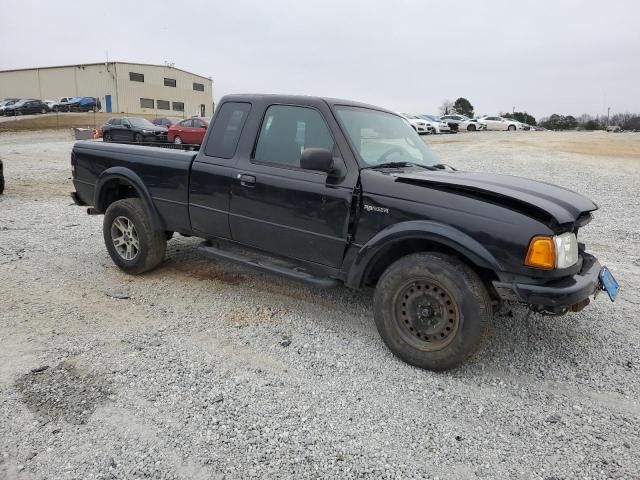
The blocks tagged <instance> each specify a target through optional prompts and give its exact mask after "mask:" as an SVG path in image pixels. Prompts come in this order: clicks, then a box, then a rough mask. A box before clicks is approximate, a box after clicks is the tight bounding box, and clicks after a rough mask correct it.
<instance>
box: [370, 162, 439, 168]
mask: <svg viewBox="0 0 640 480" xmlns="http://www.w3.org/2000/svg"><path fill="white" fill-rule="evenodd" d="M402 167H420V168H425V169H427V170H437V168H435V167H432V166H428V165H420V164H419V163H411V162H386V163H381V164H379V165H374V166H372V167H369V168H371V169H374V170H375V169H378V168H402Z"/></svg>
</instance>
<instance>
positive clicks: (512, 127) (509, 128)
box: [507, 125, 516, 132]
mask: <svg viewBox="0 0 640 480" xmlns="http://www.w3.org/2000/svg"><path fill="white" fill-rule="evenodd" d="M515 129H516V126H515V125H509V127H508V128H507V130H509V131H510V132H513V131H514V130H515Z"/></svg>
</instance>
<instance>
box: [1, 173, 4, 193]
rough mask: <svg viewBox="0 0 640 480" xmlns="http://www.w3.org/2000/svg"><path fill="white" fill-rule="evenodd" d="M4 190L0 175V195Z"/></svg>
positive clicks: (2, 179) (2, 178)
mask: <svg viewBox="0 0 640 480" xmlns="http://www.w3.org/2000/svg"><path fill="white" fill-rule="evenodd" d="M2 192H4V177H3V176H2V175H0V195H2Z"/></svg>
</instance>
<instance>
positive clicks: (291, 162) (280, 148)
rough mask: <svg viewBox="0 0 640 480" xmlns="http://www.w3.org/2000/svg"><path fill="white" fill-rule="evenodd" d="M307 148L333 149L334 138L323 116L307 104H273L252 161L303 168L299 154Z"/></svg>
mask: <svg viewBox="0 0 640 480" xmlns="http://www.w3.org/2000/svg"><path fill="white" fill-rule="evenodd" d="M305 148H324V149H327V150H329V151H333V148H334V141H333V138H332V137H331V133H330V132H329V128H328V127H327V124H326V123H325V121H324V119H323V118H322V115H321V114H320V113H319V112H318V111H317V110H314V109H312V108H308V107H293V106H288V105H272V106H270V107H269V108H268V109H267V112H266V114H265V116H264V120H263V122H262V127H261V129H260V136H259V138H258V143H257V145H256V149H255V154H254V157H253V160H254V161H255V162H258V163H270V164H276V165H283V166H287V167H297V168H300V155H301V154H302V151H303V150H304V149H305Z"/></svg>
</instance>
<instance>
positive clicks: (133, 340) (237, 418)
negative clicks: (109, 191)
mask: <svg viewBox="0 0 640 480" xmlns="http://www.w3.org/2000/svg"><path fill="white" fill-rule="evenodd" d="M428 140H431V139H430V138H429V139H428ZM433 142H434V149H435V150H436V151H437V152H438V153H439V154H440V157H441V160H442V161H443V162H446V163H449V164H453V165H455V166H457V167H459V168H464V169H469V170H472V169H473V170H479V171H487V172H500V173H508V174H517V175H522V176H526V177H531V178H535V179H539V180H544V181H548V182H553V183H557V184H560V185H563V186H566V187H569V188H572V189H574V190H577V191H580V192H582V193H584V194H586V195H588V196H589V197H591V198H593V199H594V200H595V201H596V202H597V203H598V204H599V205H600V207H601V208H600V210H599V212H598V213H597V215H596V219H595V220H594V222H592V224H591V225H589V226H588V227H587V228H585V229H583V230H582V240H583V241H585V242H586V243H587V247H588V250H589V251H591V252H592V253H594V254H596V255H597V256H598V257H599V258H600V260H601V262H602V263H604V264H607V265H609V267H610V268H611V269H612V270H613V272H614V274H615V275H616V277H617V278H618V280H619V282H620V283H621V285H622V291H621V294H620V298H619V300H618V301H617V302H616V303H615V304H611V303H610V302H609V300H608V299H607V298H606V296H604V295H603V296H600V297H599V298H598V299H597V301H596V302H595V303H593V304H592V305H590V306H589V307H588V308H587V309H586V310H584V311H583V312H581V313H578V314H573V315H568V316H565V317H562V318H547V317H540V316H537V315H531V316H530V317H527V314H526V311H525V310H524V309H522V308H519V307H516V308H513V309H512V310H508V309H507V310H505V311H504V312H502V313H501V314H500V315H498V316H496V318H495V322H494V326H493V329H492V336H491V338H490V339H489V341H488V342H487V344H486V345H485V348H484V349H483V350H482V351H481V352H480V353H479V354H478V355H477V356H476V357H474V359H473V360H472V361H471V362H469V363H467V364H466V365H465V366H463V367H461V368H459V369H458V370H455V371H453V372H448V373H444V374H442V373H441V374H436V373H431V372H428V371H422V370H418V369H416V368H413V367H410V366H408V365H406V364H404V363H402V362H400V361H399V360H397V359H396V358H395V357H393V356H392V355H391V354H390V353H389V351H388V350H387V349H386V348H385V346H384V345H383V343H382V341H381V340H380V339H379V337H378V334H377V332H376V329H375V326H374V323H373V320H372V312H371V310H370V304H371V295H370V292H352V291H348V290H347V289H344V288H338V289H333V290H328V291H315V290H313V289H311V288H308V287H306V286H305V285H301V284H297V283H294V282H292V281H288V280H284V279H281V278H278V277H273V276H270V275H266V274H261V273H256V272H254V271H251V270H247V269H245V268H241V267H238V266H234V265H231V264H227V263H224V262H214V261H211V260H208V259H204V258H200V257H199V256H198V255H196V254H195V253H194V247H195V245H196V244H197V243H198V240H195V239H185V238H176V239H174V240H172V241H171V242H170V243H169V248H168V252H167V258H166V263H165V264H164V265H163V266H162V267H161V268H159V269H158V270H156V271H154V272H152V273H151V274H147V275H144V276H139V277H130V276H127V275H125V274H123V273H121V272H120V271H119V270H117V269H116V267H115V266H114V265H113V263H112V262H111V260H110V259H109V257H108V255H107V252H106V250H105V248H104V245H103V241H102V233H101V228H102V223H101V222H102V217H91V216H87V215H86V214H85V213H84V209H82V208H79V207H75V206H72V205H71V200H70V199H69V196H68V192H69V191H70V190H71V188H72V187H71V183H70V171H69V152H70V150H71V147H72V144H73V142H72V141H71V139H70V136H69V135H68V134H67V133H60V132H55V131H45V132H32V133H25V134H6V135H2V136H0V158H2V160H3V161H4V164H5V175H6V177H7V189H6V191H5V194H4V195H3V196H0V302H1V308H0V479H47V480H56V479H69V480H71V479H82V480H85V479H124V478H126V479H137V478H162V479H196V480H205V479H207V480H208V479H219V478H227V479H236V478H292V477H293V478H433V479H435V478H440V479H472V478H499V479H506V478H509V479H511V478H513V479H521V478H522V479H529V478H533V479H538V478H540V479H547V480H550V479H573V478H581V479H587V478H623V479H630V478H640V404H639V398H640V380H639V373H640V351H639V348H638V345H639V344H640V324H639V321H640V313H638V308H639V307H640V295H639V293H640V200H639V199H638V194H639V193H640V134H619V135H615V134H605V133H551V132H549V133H547V132H535V133H529V132H515V133H511V132H509V133H507V132H505V133H491V132H483V133H480V134H465V135H462V134H461V135H457V136H455V135H454V136H447V137H444V136H443V137H438V138H436V139H434V140H433ZM45 367H48V368H45Z"/></svg>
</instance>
